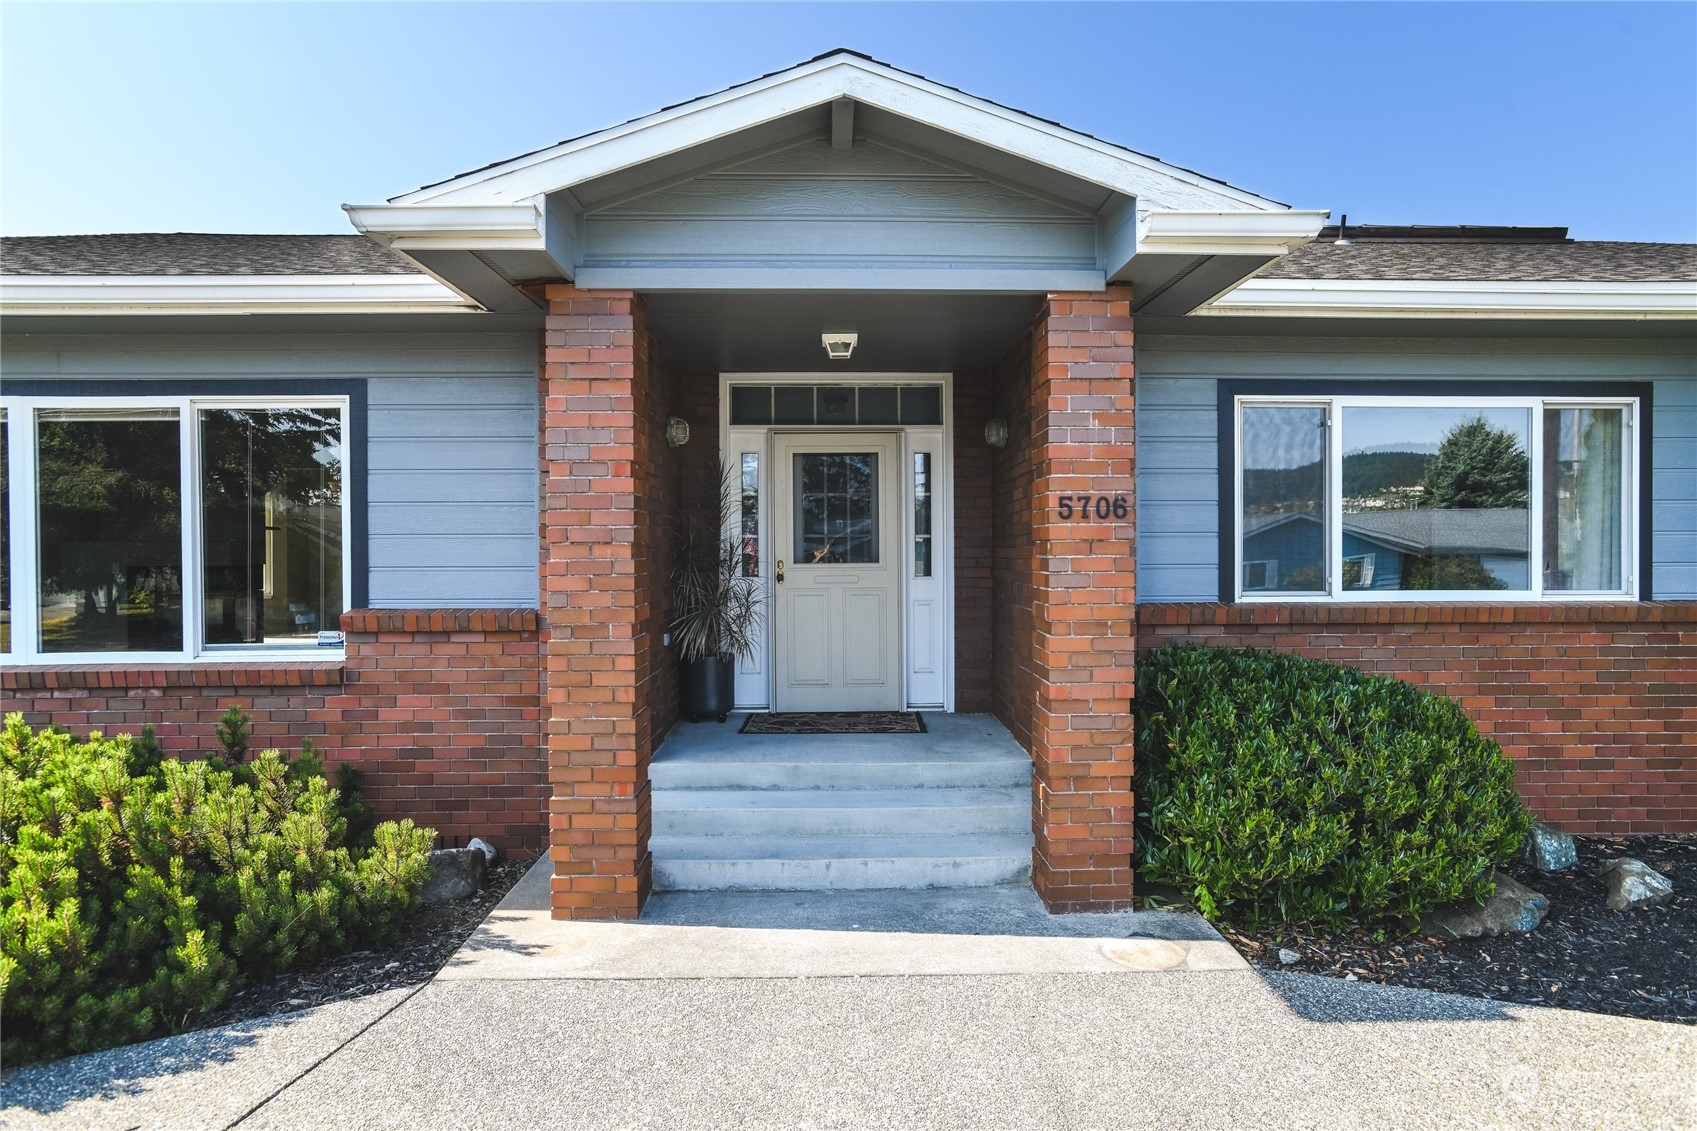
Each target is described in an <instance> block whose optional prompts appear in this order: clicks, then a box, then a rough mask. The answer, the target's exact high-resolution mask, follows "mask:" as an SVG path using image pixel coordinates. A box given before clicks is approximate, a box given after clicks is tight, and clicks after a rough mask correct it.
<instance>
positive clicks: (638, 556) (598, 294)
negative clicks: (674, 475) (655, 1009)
mask: <svg viewBox="0 0 1697 1131" xmlns="http://www.w3.org/2000/svg"><path fill="white" fill-rule="evenodd" d="M547 299H548V307H549V313H548V318H547V328H546V331H545V333H546V339H545V342H544V348H543V365H542V375H541V386H542V387H541V394H542V421H541V427H542V451H541V462H542V477H543V483H542V499H541V513H542V531H541V533H542V562H541V581H542V594H541V596H542V612H543V617H544V625H543V630H542V657H543V669H544V685H543V696H544V700H543V727H544V737H545V740H546V743H547V749H548V779H549V782H550V784H551V787H552V798H551V800H550V802H549V809H548V812H549V817H548V824H549V843H550V846H551V850H552V854H553V859H554V878H553V900H552V903H553V914H554V917H555V918H556V919H631V918H635V917H636V916H637V915H638V914H639V913H640V912H641V910H642V904H643V902H644V900H646V899H647V897H648V890H649V885H650V880H651V874H650V873H651V860H650V857H649V853H648V832H649V822H650V804H649V802H650V794H649V789H648V763H649V759H650V756H651V755H652V754H653V744H654V738H655V735H654V726H653V713H652V709H651V708H652V704H651V703H650V702H649V691H650V688H649V682H650V676H651V674H652V668H653V654H652V653H653V644H654V641H653V640H652V639H651V638H652V636H653V632H652V631H651V630H652V629H653V627H654V611H655V609H656V608H657V606H658V605H659V602H657V601H656V597H657V594H655V593H654V592H653V585H654V579H653V560H652V559H653V556H654V542H655V538H656V525H657V524H659V523H662V522H664V521H665V515H666V511H667V509H668V508H669V502H668V501H667V500H666V499H665V498H664V497H662V498H661V499H659V500H658V501H659V502H660V504H661V505H660V506H656V498H655V495H656V493H657V489H658V493H659V494H661V495H662V496H663V495H664V490H663V488H657V484H658V483H659V482H660V481H661V479H662V478H663V477H662V476H661V474H660V468H661V467H662V466H664V465H665V463H666V460H667V457H666V456H665V455H663V454H662V453H664V451H665V448H664V443H663V441H661V442H660V445H659V446H660V449H661V450H660V452H656V451H654V443H655V436H654V432H655V429H654V427H653V417H654V415H655V401H656V397H655V396H654V392H655V390H654V389H653V388H652V387H651V381H652V376H653V374H652V369H653V367H651V366H650V364H649V360H650V359H649V341H648V332H647V327H646V323H645V319H644V304H643V301H642V299H641V297H640V296H638V295H635V294H633V293H631V292H629V291H580V290H577V289H576V288H574V287H571V286H568V285H563V284H552V285H550V286H549V287H548V288H547ZM661 407H662V408H663V407H664V406H661ZM660 419H662V420H663V419H664V414H663V412H662V413H661V414H660Z"/></svg>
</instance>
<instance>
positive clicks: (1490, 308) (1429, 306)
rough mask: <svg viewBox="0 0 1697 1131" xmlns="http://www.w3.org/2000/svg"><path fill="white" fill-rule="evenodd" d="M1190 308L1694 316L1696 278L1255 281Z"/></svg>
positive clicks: (1244, 312) (1212, 311)
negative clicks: (1533, 280)
mask: <svg viewBox="0 0 1697 1131" xmlns="http://www.w3.org/2000/svg"><path fill="white" fill-rule="evenodd" d="M1194 313H1196V314H1198V315H1232V316H1236V317H1241V316H1250V317H1290V316H1298V317H1324V318H1339V317H1341V318H1372V317H1393V318H1621V319H1650V318H1658V319H1660V318H1697V282H1621V283H1615V282H1608V283H1597V282H1593V283H1587V282H1502V281H1498V280H1468V281H1458V282H1444V281H1429V280H1418V279H1267V278H1254V279H1249V280H1246V281H1245V282H1243V283H1241V284H1239V285H1238V286H1237V287H1235V288H1233V289H1232V290H1230V291H1228V292H1226V293H1225V294H1223V295H1221V296H1220V297H1219V298H1216V299H1215V300H1214V301H1213V302H1211V303H1208V304H1207V305H1205V306H1203V307H1201V308H1200V309H1198V310H1196V311H1195V312H1194Z"/></svg>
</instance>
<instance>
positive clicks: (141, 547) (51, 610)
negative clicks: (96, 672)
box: [4, 397, 350, 663]
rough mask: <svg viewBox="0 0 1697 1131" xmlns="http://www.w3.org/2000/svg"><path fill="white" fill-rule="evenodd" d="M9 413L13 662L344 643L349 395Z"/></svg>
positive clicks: (75, 403) (18, 408) (23, 404)
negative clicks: (345, 483)
mask: <svg viewBox="0 0 1697 1131" xmlns="http://www.w3.org/2000/svg"><path fill="white" fill-rule="evenodd" d="M7 407H8V413H7V415H6V417H5V422H6V428H5V433H6V445H5V446H6V449H7V452H6V456H7V465H6V469H5V470H6V472H7V474H6V487H7V490H6V497H5V510H6V528H7V537H6V542H5V554H4V558H5V570H4V573H5V578H4V580H5V583H6V584H5V588H6V592H7V597H8V600H7V605H6V615H5V621H4V625H5V629H4V637H5V640H6V643H7V650H8V651H9V653H10V655H11V658H12V659H13V660H14V661H22V662H31V661H34V662H44V663H45V662H77V661H82V662H87V661H91V660H96V659H114V658H119V657H122V658H123V659H126V660H133V659H144V658H147V659H169V660H182V659H189V658H193V657H195V656H199V655H203V654H206V653H209V652H232V651H233V652H243V651H247V652H252V651H276V650H286V649H291V648H293V649H301V648H313V649H316V648H318V647H321V646H335V647H340V645H341V633H340V618H341V614H342V612H343V611H344V610H345V609H346V608H347V595H348V593H349V592H350V572H349V567H350V562H349V555H348V553H347V547H348V544H349V538H348V517H349V509H350V508H348V507H347V506H346V505H345V488H344V483H343V475H344V470H345V467H346V457H345V452H346V445H345V428H346V422H347V417H348V403H347V401H346V399H345V398H318V399H310V400H309V399H305V398H301V399H293V398H281V399H267V400H264V401H259V400H252V399H246V398H241V399H232V398H218V399H216V400H213V399H211V398H206V399H201V398H189V397H139V398H132V399H128V400H124V401H119V400H116V399H108V398H93V397H88V398H78V399H72V398H66V397H51V398H49V397H34V398H23V397H19V398H8V406H7ZM12 596H16V597H17V601H16V602H15V604H14V603H13V602H12V601H11V600H10V598H11V597H12Z"/></svg>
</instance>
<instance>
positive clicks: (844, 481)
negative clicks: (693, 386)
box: [772, 433, 906, 711]
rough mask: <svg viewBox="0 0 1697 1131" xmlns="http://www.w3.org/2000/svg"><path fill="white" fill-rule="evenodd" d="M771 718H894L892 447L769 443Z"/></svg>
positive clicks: (897, 618) (897, 459)
mask: <svg viewBox="0 0 1697 1131" xmlns="http://www.w3.org/2000/svg"><path fill="white" fill-rule="evenodd" d="M773 456H774V459H773V464H774V467H773V470H774V471H775V472H776V475H775V476H774V479H775V483H774V486H775V488H776V491H775V495H776V497H775V498H774V499H773V504H774V505H773V512H774V513H773V519H774V523H773V526H774V535H775V537H774V538H773V546H772V550H773V554H772V556H773V558H774V559H775V565H774V568H773V581H774V586H773V591H774V597H775V600H774V602H773V614H774V622H773V633H772V636H773V641H774V643H775V644H776V646H777V647H776V657H775V658H776V660H777V665H776V672H775V676H776V678H775V679H774V680H773V691H774V693H775V701H774V703H773V707H774V708H775V709H777V710H779V711H899V710H901V709H902V708H903V707H904V706H906V704H905V702H904V701H903V699H904V696H903V680H902V666H901V638H902V632H901V627H902V625H901V608H902V605H901V592H900V584H901V569H900V568H899V565H900V554H899V547H900V546H901V544H902V543H901V537H902V515H901V507H900V503H899V500H900V498H901V494H900V491H899V485H900V469H901V437H900V436H897V435H892V434H888V433H852V434H851V433H830V434H828V435H820V434H817V433H815V434H812V435H794V434H790V435H784V434H779V435H777V436H775V437H774V451H773Z"/></svg>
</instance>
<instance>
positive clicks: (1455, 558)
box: [1234, 396, 1638, 601]
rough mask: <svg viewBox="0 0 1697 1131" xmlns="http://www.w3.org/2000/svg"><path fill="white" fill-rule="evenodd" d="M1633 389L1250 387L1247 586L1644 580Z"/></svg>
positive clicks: (1245, 439) (1431, 593) (1243, 587)
mask: <svg viewBox="0 0 1697 1131" xmlns="http://www.w3.org/2000/svg"><path fill="white" fill-rule="evenodd" d="M1637 406H1638V402H1637V400H1636V399H1624V398H1623V399H1619V400H1612V399H1606V398H1604V399H1597V400H1569V399H1565V398H1530V397H1528V398H1483V397H1480V398H1465V397H1450V398H1442V399H1439V398H1435V397H1384V396H1330V397H1308V396H1303V397H1271V396H1269V397H1257V396H1238V397H1236V398H1235V401H1234V407H1235V414H1236V420H1235V428H1236V457H1237V458H1236V461H1235V470H1236V484H1235V486H1236V495H1235V498H1236V528H1235V532H1234V534H1235V536H1234V546H1235V550H1236V591H1237V596H1238V598H1239V599H1240V600H1246V601H1257V600H1270V599H1277V600H1349V601H1360V600H1380V599H1390V600H1396V599H1402V600H1431V599H1449V600H1457V599H1473V600H1482V599H1500V598H1511V599H1537V598H1564V597H1589V598H1596V597H1629V596H1634V595H1635V594H1636V587H1637V586H1636V574H1637V571H1636V569H1635V562H1634V557H1635V554H1634V549H1635V546H1636V544H1637V543H1636V524H1635V522H1634V516H1635V515H1636V514H1637V505H1636V488H1635V484H1634V475H1633V469H1634V468H1635V467H1636V466H1637V461H1636V459H1635V456H1634V452H1633V442H1632V435H1633V424H1634V416H1635V414H1636V412H1637Z"/></svg>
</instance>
